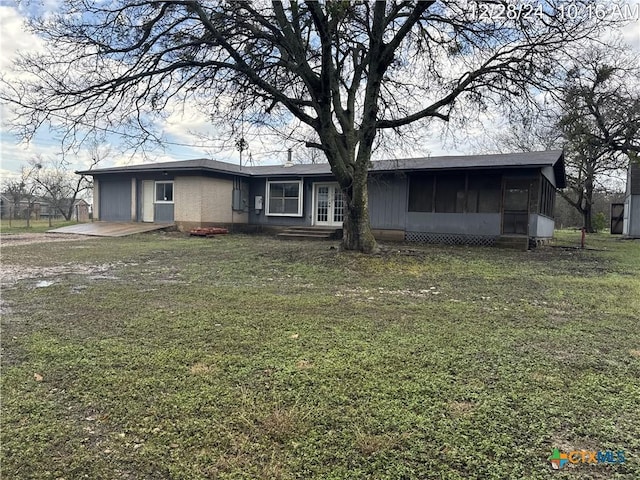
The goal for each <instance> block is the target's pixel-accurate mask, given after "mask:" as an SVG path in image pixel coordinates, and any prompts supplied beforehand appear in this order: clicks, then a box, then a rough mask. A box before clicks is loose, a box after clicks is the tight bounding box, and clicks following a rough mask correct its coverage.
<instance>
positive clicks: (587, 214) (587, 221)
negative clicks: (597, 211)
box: [582, 179, 595, 233]
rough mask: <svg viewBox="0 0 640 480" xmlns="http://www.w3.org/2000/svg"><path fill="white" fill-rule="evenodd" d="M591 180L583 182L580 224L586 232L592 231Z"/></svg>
mask: <svg viewBox="0 0 640 480" xmlns="http://www.w3.org/2000/svg"><path fill="white" fill-rule="evenodd" d="M592 216H593V181H592V180H591V179H589V180H587V181H586V182H585V187H584V207H583V208H582V220H583V223H582V226H583V227H584V229H585V231H586V232H587V233H594V232H595V230H594V229H593V218H592Z"/></svg>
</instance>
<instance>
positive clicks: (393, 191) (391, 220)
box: [368, 174, 408, 230]
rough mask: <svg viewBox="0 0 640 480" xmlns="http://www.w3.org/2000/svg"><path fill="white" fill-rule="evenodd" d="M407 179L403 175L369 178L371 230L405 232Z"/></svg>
mask: <svg viewBox="0 0 640 480" xmlns="http://www.w3.org/2000/svg"><path fill="white" fill-rule="evenodd" d="M407 188H408V187H407V177H406V175H403V174H398V175H380V176H371V177H370V178H369V184H368V189H369V219H370V221H371V228H373V229H388V230H404V228H405V225H406V218H407Z"/></svg>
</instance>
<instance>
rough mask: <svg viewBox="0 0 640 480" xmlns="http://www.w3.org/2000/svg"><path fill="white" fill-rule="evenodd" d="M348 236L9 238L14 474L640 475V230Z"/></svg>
mask: <svg viewBox="0 0 640 480" xmlns="http://www.w3.org/2000/svg"><path fill="white" fill-rule="evenodd" d="M578 243H579V233H576V232H563V233H561V234H560V239H559V244H563V245H577V244H578ZM332 245H334V244H332V243H325V242H318V243H314V242H295V241H290V242H283V241H277V240H274V239H271V238H268V237H261V236H242V235H234V236H228V237H222V238H216V239H203V238H188V237H184V236H181V235H179V234H161V233H154V234H145V235H140V236H135V237H129V238H115V239H114V238H112V239H93V240H88V241H86V242H59V243H48V244H47V243H41V244H33V245H24V246H12V247H8V248H4V249H3V251H2V263H3V271H4V274H3V282H4V288H3V292H2V302H3V307H2V309H3V316H2V350H3V368H2V458H1V462H2V473H3V475H2V478H7V479H9V478H11V479H27V478H34V479H48V478H51V479H60V478H65V479H67V480H70V479H80V478H89V479H169V478H171V479H218V478H219V479H231V478H233V479H294V478H295V479H311V478H317V479H394V480H396V479H424V478H438V479H466V478H478V479H491V478H495V479H545V478H554V479H575V478H585V479H586V478H589V479H594V478H595V479H599V478H603V479H604V478H628V479H636V478H640V328H639V322H640V243H638V242H637V241H636V242H632V241H622V240H620V239H617V238H614V237H610V236H608V235H596V236H589V237H588V239H587V246H588V247H591V248H592V250H585V251H580V250H575V249H571V248H566V249H565V248H543V249H538V250H537V251H533V252H518V251H505V250H497V249H489V248H468V247H443V246H415V245H395V246H392V245H389V246H388V248H387V249H385V250H384V252H383V253H382V254H380V255H377V256H363V255H358V254H350V253H344V252H341V251H339V250H337V249H332V248H330V247H331V246H332ZM554 448H558V449H560V450H561V451H562V452H565V453H568V452H570V451H572V450H587V451H591V450H594V451H597V450H612V451H614V452H618V451H623V452H624V456H625V459H626V461H625V462H624V463H622V464H611V465H603V464H597V465H593V464H581V463H579V464H576V465H568V466H566V467H565V468H563V469H562V470H559V471H552V470H551V467H550V463H549V461H548V460H547V459H548V457H549V456H550V455H551V453H552V450H553V449H554Z"/></svg>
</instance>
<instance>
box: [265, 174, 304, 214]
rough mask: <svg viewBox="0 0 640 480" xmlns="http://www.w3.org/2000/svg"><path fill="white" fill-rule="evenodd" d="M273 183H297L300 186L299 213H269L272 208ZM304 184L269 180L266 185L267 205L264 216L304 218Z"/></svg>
mask: <svg viewBox="0 0 640 480" xmlns="http://www.w3.org/2000/svg"><path fill="white" fill-rule="evenodd" d="M272 183H296V184H298V213H269V208H270V207H271V188H270V186H271V184H272ZM303 187H304V184H303V181H302V180H267V181H266V183H265V199H266V200H265V204H264V214H265V215H266V216H267V217H303V216H304V212H303V211H302V197H303V196H304V188H303Z"/></svg>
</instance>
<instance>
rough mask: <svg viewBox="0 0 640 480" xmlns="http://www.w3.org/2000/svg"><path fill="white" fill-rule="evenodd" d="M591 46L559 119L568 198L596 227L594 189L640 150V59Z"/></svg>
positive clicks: (565, 92)
mask: <svg viewBox="0 0 640 480" xmlns="http://www.w3.org/2000/svg"><path fill="white" fill-rule="evenodd" d="M625 51H628V50H623V49H620V53H619V54H618V55H617V56H615V57H614V56H611V55H607V52H605V51H603V50H602V49H590V50H588V51H586V52H585V53H584V54H583V55H582V56H581V58H580V62H579V63H577V64H575V65H574V67H573V68H571V69H570V70H569V72H568V74H567V77H566V80H565V84H564V86H563V88H562V89H561V107H562V113H561V115H560V118H559V120H558V123H557V125H558V127H559V129H560V130H561V132H562V134H563V137H564V139H565V141H566V144H567V155H566V158H567V167H568V168H567V177H568V178H567V180H568V182H567V184H568V187H569V188H568V191H566V192H562V195H563V197H564V198H565V199H566V200H567V202H569V204H571V205H572V206H573V207H575V208H576V210H578V211H579V212H580V214H581V215H582V217H583V222H584V223H583V226H584V228H585V229H586V230H587V231H588V232H593V231H594V227H593V218H592V215H593V204H594V193H595V192H596V191H598V190H601V191H607V190H608V188H607V180H608V177H609V176H610V175H611V174H613V173H615V172H616V171H618V172H619V171H621V170H623V169H625V168H626V167H627V165H628V162H629V160H632V161H637V160H638V155H639V154H640V58H638V56H637V55H629V54H624V53H622V52H625Z"/></svg>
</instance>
